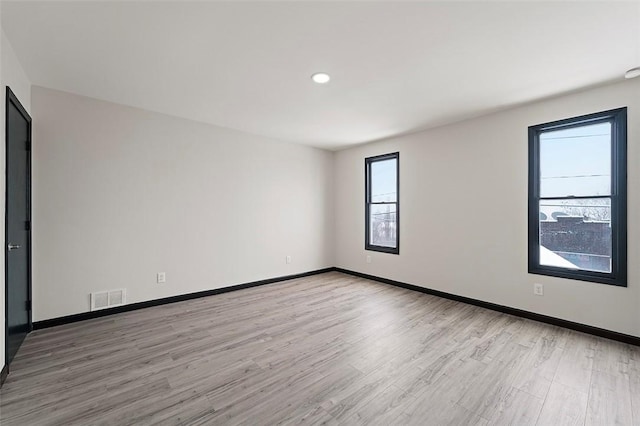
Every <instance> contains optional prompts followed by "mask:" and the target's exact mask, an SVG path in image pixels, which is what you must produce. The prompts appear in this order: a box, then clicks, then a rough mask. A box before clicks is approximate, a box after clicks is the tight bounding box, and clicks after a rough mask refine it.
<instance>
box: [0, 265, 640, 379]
mask: <svg viewBox="0 0 640 426" xmlns="http://www.w3.org/2000/svg"><path fill="white" fill-rule="evenodd" d="M332 271H336V272H341V273H343V274H347V275H352V276H356V277H360V278H365V279H368V280H372V281H377V282H380V283H384V284H390V285H393V286H396V287H402V288H405V289H408V290H413V291H418V292H420V293H425V294H430V295H432V296H438V297H442V298H445V299H449V300H455V301H457V302H462V303H467V304H469V305H474V306H479V307H481V308H486V309H491V310H492V311H497V312H502V313H505V314H509V315H514V316H517V317H521V318H526V319H530V320H533V321H538V322H543V323H546V324H551V325H556V326H558V327H564V328H568V329H570V330H575V331H579V332H582V333H587V334H592V335H594V336H599V337H604V338H607V339H611V340H616V341H618V342H623V343H628V344H630V345H634V346H640V337H636V336H632V335H629V334H624V333H619V332H617V331H611V330H607V329H604V328H598V327H593V326H590V325H586V324H581V323H577V322H573V321H568V320H563V319H560V318H556V317H551V316H548V315H542V314H537V313H535V312H531V311H525V310H523V309H518V308H512V307H510V306H504V305H498V304H496V303H491V302H485V301H483V300H478V299H473V298H470V297H465V296H459V295H456V294H451V293H447V292H444V291H440V290H433V289H430V288H427V287H420V286H417V285H413V284H408V283H404V282H401V281H396V280H391V279H389V278H382V277H377V276H375V275H369V274H365V273H362V272H356V271H351V270H348V269H343V268H338V267H330V268H324V269H317V270H315V271H309V272H303V273H300V274H293V275H285V276H281V277H276V278H268V279H265V280H260V281H253V282H249V283H244V284H238V285H233V286H230V287H223V288H217V289H214V290H205V291H199V292H196V293H188V294H181V295H178V296H172V297H165V298H162V299H155V300H149V301H145V302H138V303H132V304H129V305H124V306H118V307H116V308H109V309H103V310H100V311H93V312H83V313H80V314H74V315H68V316H64V317H58V318H51V319H47V320H43V321H36V322H34V323H33V329H34V330H40V329H43V328H49V327H55V326H58V325H64V324H70V323H74V322H78V321H84V320H88V319H93V318H100V317H104V316H108V315H114V314H118V313H121V312H129V311H135V310H138V309H144V308H150V307H152V306H160V305H166V304H168V303H175V302H182V301H185V300H191V299H198V298H200V297H207V296H214V295H216V294H221V293H228V292H230V291H237V290H242V289H245V288H250V287H257V286H261V285H265V284H272V283H277V282H280V281H287V280H292V279H295V278H303V277H309V276H312V275H318V274H324V273H326V272H332ZM8 373H9V368H8V366H5V367H4V368H3V369H2V373H1V375H0V381H2V382H4V380H5V379H6V376H7V374H8ZM0 386H1V385H0Z"/></svg>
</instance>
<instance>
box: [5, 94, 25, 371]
mask: <svg viewBox="0 0 640 426" xmlns="http://www.w3.org/2000/svg"><path fill="white" fill-rule="evenodd" d="M6 105H7V115H6V149H7V150H6V153H7V164H6V167H7V182H6V185H7V200H6V235H5V237H6V238H5V265H6V277H5V278H6V299H5V300H6V315H7V318H6V319H7V330H6V348H7V353H6V363H7V365H8V364H10V363H11V361H12V360H13V358H14V357H15V355H16V352H18V349H19V348H20V345H21V344H22V341H23V340H24V338H25V337H26V335H27V333H28V332H29V331H31V117H29V114H27V111H26V110H25V109H24V108H23V107H22V105H21V104H20V102H19V101H18V99H17V98H16V96H15V95H14V94H13V92H12V91H11V89H9V87H7V104H6Z"/></svg>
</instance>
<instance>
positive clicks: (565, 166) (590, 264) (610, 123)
mask: <svg viewBox="0 0 640 426" xmlns="http://www.w3.org/2000/svg"><path fill="white" fill-rule="evenodd" d="M626 120H627V110H626V108H620V109H616V110H612V111H604V112H600V113H596V114H591V115H586V116H582V117H576V118H570V119H567V120H561V121H556V122H553V123H547V124H541V125H538V126H532V127H529V272H530V273H534V274H542V275H551V276H556V277H563V278H573V279H577V280H583V281H592V282H598V283H603V284H613V285H620V286H626V285H627V223H626V221H627V182H626V180H627V166H626V162H627V160H626V146H627V135H626Z"/></svg>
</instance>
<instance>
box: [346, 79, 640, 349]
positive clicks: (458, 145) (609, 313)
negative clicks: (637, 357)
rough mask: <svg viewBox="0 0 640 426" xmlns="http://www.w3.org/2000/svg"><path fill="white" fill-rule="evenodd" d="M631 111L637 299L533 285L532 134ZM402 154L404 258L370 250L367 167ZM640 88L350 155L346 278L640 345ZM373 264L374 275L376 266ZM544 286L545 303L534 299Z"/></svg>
mask: <svg viewBox="0 0 640 426" xmlns="http://www.w3.org/2000/svg"><path fill="white" fill-rule="evenodd" d="M622 106H628V107H629V109H628V132H629V135H628V169H629V170H628V181H629V190H628V202H629V207H628V217H629V225H628V226H629V234H628V240H629V244H628V255H629V262H628V263H629V269H628V273H629V284H628V287H627V288H621V287H614V286H609V285H603V284H595V283H588V282H581V281H574V280H566V279H557V278H551V277H543V276H540V275H531V274H528V273H527V178H528V175H527V168H528V158H527V145H528V141H527V127H528V126H530V125H535V124H540V123H545V122H549V121H554V120H559V119H562V118H569V117H573V116H578V115H582V114H587V113H593V112H597V111H603V110H607V109H611V108H617V107H622ZM394 151H399V152H400V208H401V210H400V255H398V256H396V255H391V254H382V253H376V252H367V251H365V250H364V175H363V173H364V158H365V157H368V156H372V155H377V154H384V153H388V152H394ZM639 160H640V79H637V80H633V81H625V82H622V83H619V84H615V85H609V86H606V87H600V88H595V89H591V90H587V91H584V92H581V93H576V94H571V95H568V96H563V97H558V98H555V99H550V100H546V101H543V102H538V103H535V104H530V105H527V106H523V107H520V108H517V109H512V110H509V111H506V112H501V113H497V114H493V115H490V116H485V117H482V118H478V119H474V120H469V121H465V122H462V123H458V124H454V125H450V126H446V127H441V128H437V129H434V130H430V131H425V132H421V133H417V134H413V135H408V136H404V137H398V138H393V139H389V140H385V141H382V142H378V143H373V144H368V145H363V146H359V147H355V148H352V149H348V150H344V151H340V152H338V153H336V155H335V164H334V168H335V186H334V191H335V209H336V210H335V217H336V228H335V236H336V240H335V249H336V266H339V267H342V268H346V269H350V270H354V271H359V272H363V273H368V274H373V275H377V276H380V277H385V278H389V279H394V280H398V281H403V282H407V283H411V284H415V285H418V286H423V287H427V288H431V289H436V290H441V291H445V292H448V293H453V294H456V295H462V296H467V297H471V298H475V299H479V300H483V301H488V302H493V303H498V304H501V305H507V306H512V307H515V308H520V309H525V310H528V311H532V312H537V313H541V314H545V315H550V316H553V317H558V318H563V319H567V320H571V321H576V322H579V323H584V324H588V325H592V326H596V327H602V328H606V329H610V330H615V331H618V332H622V333H627V334H631V335H635V336H640V271H639V267H638V265H640V238H639V237H640V226H639V225H640V223H638V221H637V219H638V217H640V185H639V184H638V182H639V179H640V162H639ZM367 254H370V255H371V257H372V263H371V264H367V263H366V262H365V256H366V255H367ZM533 283H543V284H544V285H545V294H544V296H543V297H539V296H534V295H533Z"/></svg>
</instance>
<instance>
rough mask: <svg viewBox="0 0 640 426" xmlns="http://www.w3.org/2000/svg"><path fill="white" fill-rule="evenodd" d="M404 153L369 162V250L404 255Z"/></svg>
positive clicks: (366, 179) (367, 164)
mask: <svg viewBox="0 0 640 426" xmlns="http://www.w3.org/2000/svg"><path fill="white" fill-rule="evenodd" d="M399 176H400V154H399V153H397V152H395V153H393V154H385V155H379V156H377V157H369V158H366V159H365V182H366V184H365V186H366V195H365V199H366V208H365V222H366V230H365V235H366V237H365V247H364V248H365V249H366V250H374V251H381V252H385V253H393V254H399V253H400V237H399V235H400V234H399V225H400V220H399V219H400V218H399V214H400V203H399V198H398V193H399V191H398V189H399V181H400V178H399Z"/></svg>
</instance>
